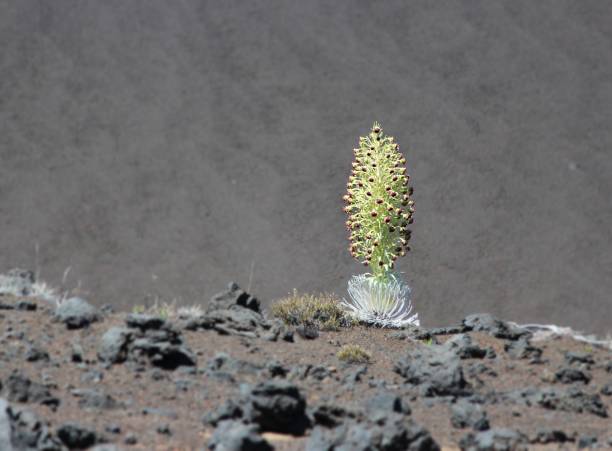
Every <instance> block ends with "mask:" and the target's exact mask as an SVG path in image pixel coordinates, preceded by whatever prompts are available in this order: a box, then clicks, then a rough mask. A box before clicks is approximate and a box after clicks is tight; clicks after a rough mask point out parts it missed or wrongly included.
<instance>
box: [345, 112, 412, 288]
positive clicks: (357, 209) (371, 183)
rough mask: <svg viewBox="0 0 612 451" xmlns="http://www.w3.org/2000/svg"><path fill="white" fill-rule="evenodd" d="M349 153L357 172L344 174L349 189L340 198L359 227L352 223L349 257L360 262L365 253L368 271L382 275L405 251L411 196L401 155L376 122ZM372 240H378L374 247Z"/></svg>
mask: <svg viewBox="0 0 612 451" xmlns="http://www.w3.org/2000/svg"><path fill="white" fill-rule="evenodd" d="M353 152H354V154H355V161H354V162H353V163H352V165H353V168H357V167H358V168H361V171H356V172H354V174H353V175H351V176H350V177H349V182H348V184H347V192H348V194H346V195H344V197H343V199H344V201H345V203H346V205H345V207H344V211H345V213H347V214H348V215H349V220H350V222H351V224H359V227H358V229H357V230H356V229H355V228H354V227H351V232H352V233H351V234H350V236H349V240H350V241H351V248H352V249H353V246H354V251H353V256H354V258H355V259H357V260H359V261H363V260H364V258H365V257H366V256H368V255H369V257H370V258H369V260H368V261H370V262H371V264H370V268H371V270H372V274H373V275H374V276H375V277H377V278H379V279H382V278H384V277H385V275H386V274H387V273H388V272H389V271H391V270H392V269H393V262H394V261H395V260H396V259H397V257H398V256H401V255H402V252H401V251H405V250H407V249H406V243H405V242H404V241H405V238H406V237H408V238H409V237H410V234H409V231H408V230H407V229H406V226H407V225H408V224H409V223H411V220H412V214H413V213H414V201H413V200H412V199H411V198H410V195H411V194H412V188H409V187H406V186H405V185H406V183H407V180H408V176H407V175H405V174H406V168H405V167H404V166H403V165H404V164H405V163H406V159H405V158H404V157H403V156H402V154H401V153H400V152H399V146H398V145H397V144H396V143H394V142H393V137H391V136H386V135H384V133H383V130H382V127H381V126H380V124H379V123H377V122H375V123H374V125H373V126H372V130H371V132H370V133H369V134H368V135H367V136H365V137H361V138H359V148H358V149H353ZM400 193H401V194H402V195H400ZM409 193H410V194H409ZM402 207H403V208H402ZM406 207H408V208H406ZM389 213H393V214H389ZM374 242H376V243H378V244H377V245H375V246H374V244H373V243H374ZM373 247H375V248H376V249H374V250H372V248H373ZM398 247H399V248H400V251H398V250H397V249H398ZM404 253H405V252H404Z"/></svg>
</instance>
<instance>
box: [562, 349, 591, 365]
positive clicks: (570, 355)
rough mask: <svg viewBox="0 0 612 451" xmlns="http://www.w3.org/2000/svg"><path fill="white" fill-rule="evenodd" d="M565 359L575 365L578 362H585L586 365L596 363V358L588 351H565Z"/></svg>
mask: <svg viewBox="0 0 612 451" xmlns="http://www.w3.org/2000/svg"><path fill="white" fill-rule="evenodd" d="M565 361H566V362H567V363H568V364H569V365H574V364H577V363H584V364H586V365H593V364H594V363H595V359H593V356H592V355H591V354H589V353H586V352H570V351H567V352H566V353H565Z"/></svg>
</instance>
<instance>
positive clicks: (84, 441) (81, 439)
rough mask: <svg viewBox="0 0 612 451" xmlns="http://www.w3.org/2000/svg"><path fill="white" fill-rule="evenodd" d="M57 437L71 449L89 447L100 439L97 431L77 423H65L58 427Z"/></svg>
mask: <svg viewBox="0 0 612 451" xmlns="http://www.w3.org/2000/svg"><path fill="white" fill-rule="evenodd" d="M57 437H58V438H59V439H60V440H61V441H62V443H63V444H64V445H66V446H67V447H68V448H70V449H87V448H89V447H90V446H93V445H95V444H96V443H98V442H99V441H102V440H100V439H99V438H98V435H97V434H96V431H93V430H91V429H88V428H86V427H83V426H81V425H80V424H77V423H64V424H62V425H61V426H60V427H59V428H58V429H57Z"/></svg>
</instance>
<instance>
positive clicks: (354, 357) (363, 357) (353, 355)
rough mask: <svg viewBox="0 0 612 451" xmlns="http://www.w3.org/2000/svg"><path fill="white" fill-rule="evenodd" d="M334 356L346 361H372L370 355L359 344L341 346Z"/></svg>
mask: <svg viewBox="0 0 612 451" xmlns="http://www.w3.org/2000/svg"><path fill="white" fill-rule="evenodd" d="M336 357H338V359H340V360H342V361H343V362H346V363H370V362H371V361H372V355H371V354H370V353H369V352H368V351H366V350H365V349H363V348H362V347H361V346H359V345H345V346H342V348H341V349H340V350H339V351H338V353H337V354H336Z"/></svg>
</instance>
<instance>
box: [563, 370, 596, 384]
mask: <svg viewBox="0 0 612 451" xmlns="http://www.w3.org/2000/svg"><path fill="white" fill-rule="evenodd" d="M555 379H556V380H557V382H561V383H563V384H573V383H574V382H582V383H583V384H588V383H589V382H590V381H591V375H590V374H588V373H585V372H584V371H581V370H578V369H576V368H561V369H560V370H559V371H557V372H556V373H555Z"/></svg>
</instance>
